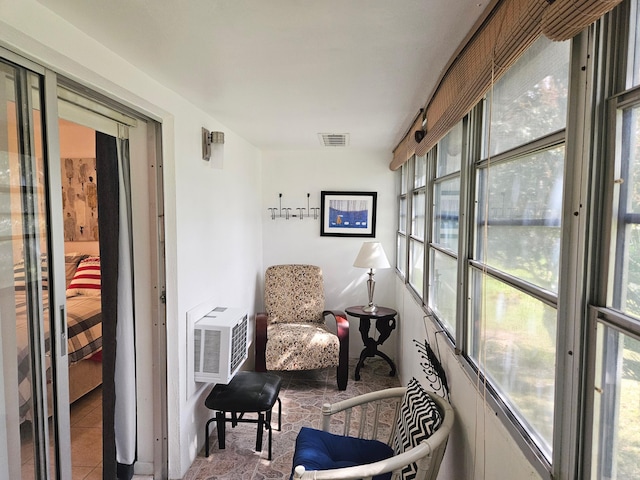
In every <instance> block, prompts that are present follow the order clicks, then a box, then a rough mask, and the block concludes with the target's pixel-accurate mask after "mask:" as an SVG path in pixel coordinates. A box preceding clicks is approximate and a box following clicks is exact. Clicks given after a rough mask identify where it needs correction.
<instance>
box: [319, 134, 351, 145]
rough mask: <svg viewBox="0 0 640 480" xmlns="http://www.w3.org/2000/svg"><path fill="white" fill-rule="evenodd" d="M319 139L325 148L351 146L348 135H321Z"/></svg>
mask: <svg viewBox="0 0 640 480" xmlns="http://www.w3.org/2000/svg"><path fill="white" fill-rule="evenodd" d="M318 138H319V139H320V143H321V144H322V145H323V146H325V147H346V146H347V145H349V134H348V133H319V134H318Z"/></svg>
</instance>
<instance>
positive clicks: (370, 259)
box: [353, 242, 391, 268]
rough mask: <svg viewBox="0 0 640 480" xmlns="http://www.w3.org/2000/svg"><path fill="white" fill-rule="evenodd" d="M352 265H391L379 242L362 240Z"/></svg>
mask: <svg viewBox="0 0 640 480" xmlns="http://www.w3.org/2000/svg"><path fill="white" fill-rule="evenodd" d="M353 266H354V267H359V268H390V267H391V265H390V264H389V260H387V256H386V255H385V253H384V249H383V248H382V244H381V243H380V242H364V243H363V244H362V247H361V248H360V252H358V256H357V257H356V260H355V262H353Z"/></svg>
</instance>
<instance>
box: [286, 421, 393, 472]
mask: <svg viewBox="0 0 640 480" xmlns="http://www.w3.org/2000/svg"><path fill="white" fill-rule="evenodd" d="M392 456H393V449H392V448H391V447H390V446H389V445H387V444H385V443H383V442H380V441H378V440H364V439H361V438H354V437H345V436H343V435H334V434H333V433H329V432H325V431H322V430H316V429H313V428H307V427H302V429H300V433H298V437H297V438H296V448H295V452H294V454H293V468H295V467H296V466H298V465H303V466H304V468H305V469H307V470H330V469H332V468H344V467H353V466H356V465H364V464H367V463H373V462H378V461H380V460H384V459H386V458H390V457H392ZM292 476H293V473H292ZM390 478H391V473H387V474H383V475H377V476H375V477H373V479H374V480H389V479H390Z"/></svg>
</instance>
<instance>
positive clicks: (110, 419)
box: [96, 132, 133, 480]
mask: <svg viewBox="0 0 640 480" xmlns="http://www.w3.org/2000/svg"><path fill="white" fill-rule="evenodd" d="M117 141H118V140H117V139H116V138H115V137H112V136H110V135H107V134H104V133H101V132H96V176H97V187H98V228H99V240H100V269H101V281H102V336H103V340H102V350H103V353H102V362H103V363H102V381H103V386H102V428H103V435H102V437H103V439H102V441H103V446H102V456H103V467H102V468H103V473H102V475H103V478H104V479H109V480H112V479H116V478H117V479H118V480H130V479H131V478H132V476H133V464H131V465H125V464H120V463H118V461H117V449H116V431H115V415H116V413H115V412H116V384H115V372H116V354H117V326H118V278H119V269H118V265H119V263H120V262H119V260H120V248H119V246H120V213H119V212H120V193H121V192H120V180H119V175H120V173H121V172H119V166H118V164H119V161H118V147H117Z"/></svg>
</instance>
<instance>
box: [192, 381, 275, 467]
mask: <svg viewBox="0 0 640 480" xmlns="http://www.w3.org/2000/svg"><path fill="white" fill-rule="evenodd" d="M281 383H282V380H281V379H280V377H279V376H277V375H275V374H273V373H266V372H238V373H237V374H236V375H235V376H234V377H233V378H232V379H231V381H230V382H229V383H228V384H226V385H224V384H217V385H215V386H214V387H213V388H212V389H211V393H209V396H208V397H207V399H206V400H205V402H204V404H205V406H206V407H207V408H209V409H211V410H214V411H215V412H216V416H215V417H214V418H212V419H210V420H209V421H208V422H207V424H206V426H205V452H206V456H207V457H208V456H209V424H210V423H211V422H213V421H215V422H216V429H217V431H218V447H219V448H221V449H224V437H225V423H227V422H230V423H231V426H232V427H235V426H236V425H237V424H238V423H241V422H244V423H257V424H258V436H257V438H256V451H258V452H259V451H261V450H262V433H263V430H265V429H266V430H268V431H269V460H271V410H272V409H273V405H274V404H275V403H276V400H277V401H278V431H280V429H281V427H282V402H281V401H280V398H279V397H278V395H279V393H280V384H281ZM227 412H228V413H230V414H231V416H230V417H229V418H228V417H227ZM245 413H257V414H258V418H257V419H255V418H244V415H245Z"/></svg>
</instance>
